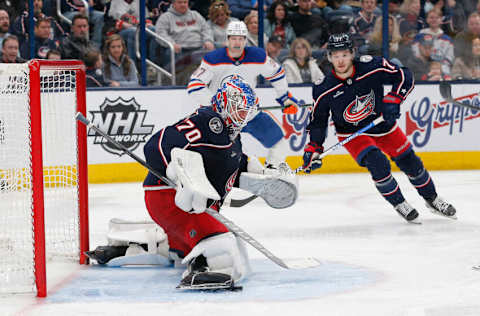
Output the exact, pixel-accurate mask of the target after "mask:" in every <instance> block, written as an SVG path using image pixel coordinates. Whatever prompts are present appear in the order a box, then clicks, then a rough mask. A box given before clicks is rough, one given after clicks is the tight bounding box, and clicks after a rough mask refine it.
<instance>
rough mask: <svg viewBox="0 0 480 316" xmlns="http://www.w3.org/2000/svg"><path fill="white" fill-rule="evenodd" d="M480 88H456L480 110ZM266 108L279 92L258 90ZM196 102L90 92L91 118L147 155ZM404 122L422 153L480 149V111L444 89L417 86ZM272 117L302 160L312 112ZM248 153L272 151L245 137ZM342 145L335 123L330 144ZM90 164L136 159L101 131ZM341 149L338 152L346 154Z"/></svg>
mask: <svg viewBox="0 0 480 316" xmlns="http://www.w3.org/2000/svg"><path fill="white" fill-rule="evenodd" d="M479 90H480V89H479V86H478V85H475V84H458V85H453V89H452V94H453V96H454V97H455V98H457V99H458V101H460V102H466V103H469V104H472V105H474V106H478V107H480V98H479V95H478V94H479ZM256 91H257V94H258V97H259V99H260V102H261V106H272V105H277V103H276V101H275V98H276V95H275V91H274V89H273V88H258V89H256ZM290 91H291V92H292V94H293V95H294V96H295V97H296V98H298V99H302V100H304V101H305V102H306V103H312V102H313V100H312V99H311V87H309V86H301V87H291V88H290ZM195 108H196V106H195V105H194V101H193V100H192V99H191V98H190V97H189V96H188V95H187V92H186V90H185V89H131V90H123V89H122V90H92V91H88V92H87V110H88V113H87V118H88V119H90V120H92V121H93V122H94V124H95V125H97V126H98V127H100V128H101V129H102V130H104V131H106V132H107V133H108V134H109V135H110V136H112V137H113V138H115V139H116V140H117V141H119V142H121V143H122V144H123V145H125V146H126V147H127V148H129V149H130V150H132V151H133V152H134V153H135V154H137V155H138V156H140V157H143V150H142V149H143V145H144V144H145V142H146V141H147V140H148V139H149V137H150V136H151V135H152V134H153V133H155V132H156V131H158V130H160V129H161V128H163V127H165V126H167V125H170V124H172V123H174V122H176V121H177V120H179V119H181V118H182V117H184V116H186V115H188V114H189V113H191V112H193V111H194V110H195ZM401 108H402V116H401V118H400V119H399V120H398V123H399V124H400V126H401V128H402V129H403V130H404V131H405V133H406V135H407V136H408V138H409V140H410V141H411V142H412V144H413V146H414V149H415V151H417V152H420V153H421V152H471V151H480V143H479V142H478V140H477V138H478V131H479V130H480V118H479V117H480V111H476V110H472V109H468V108H465V107H459V106H456V105H452V104H449V103H447V102H445V101H443V100H442V98H441V96H440V93H439V90H438V85H434V84H432V85H417V86H416V87H415V89H414V90H413V92H412V93H411V94H410V95H409V96H408V98H407V99H406V100H405V102H404V103H403V104H402V107H401ZM271 113H272V114H273V115H274V116H275V118H276V119H277V120H278V122H279V123H280V124H281V125H282V127H283V129H284V132H285V138H286V139H287V140H288V143H289V156H301V155H302V153H303V148H304V146H305V144H306V143H307V142H308V137H307V134H306V133H305V129H306V127H307V124H308V121H309V115H310V109H309V108H307V107H304V108H302V109H301V110H300V111H299V112H298V113H297V114H295V115H282V113H281V111H280V110H273V111H271ZM242 141H243V144H244V147H245V152H246V153H247V154H252V155H256V156H258V157H264V156H265V155H266V150H265V149H264V148H263V147H262V146H261V145H260V144H259V143H258V142H257V141H256V140H255V139H254V138H253V137H251V136H250V135H247V134H242ZM336 142H338V140H337V138H336V137H335V134H334V129H333V125H332V123H330V127H329V130H328V137H327V139H326V141H325V144H324V146H325V147H326V148H328V147H329V146H332V145H333V144H335V143H336ZM88 150H89V158H88V160H89V164H111V163H128V162H132V159H131V158H130V157H128V156H127V155H124V154H123V153H122V152H121V151H119V150H118V149H116V148H115V146H112V145H111V144H108V143H107V142H106V141H105V139H103V137H101V136H99V135H96V134H95V132H93V131H89V133H88ZM346 153H347V152H346V151H345V150H344V149H343V148H341V149H339V150H337V152H335V153H334V154H338V155H341V154H346Z"/></svg>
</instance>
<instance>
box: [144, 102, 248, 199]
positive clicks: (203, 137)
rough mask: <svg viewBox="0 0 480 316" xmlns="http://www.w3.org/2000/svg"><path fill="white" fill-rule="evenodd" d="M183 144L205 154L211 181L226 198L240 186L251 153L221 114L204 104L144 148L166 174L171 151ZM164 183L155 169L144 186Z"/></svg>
mask: <svg viewBox="0 0 480 316" xmlns="http://www.w3.org/2000/svg"><path fill="white" fill-rule="evenodd" d="M175 147H179V148H183V149H187V150H191V151H195V152H198V153H200V154H201V155H202V159H203V165H204V168H205V173H206V175H207V178H208V180H209V181H210V183H211V184H212V186H213V187H214V188H215V189H216V190H217V192H218V194H219V195H220V196H221V197H222V198H225V196H226V195H227V193H228V192H229V191H230V190H231V189H232V187H233V186H234V184H235V185H237V183H236V180H237V175H238V174H240V172H242V171H246V166H247V156H246V155H244V154H243V153H242V144H241V142H240V137H237V138H236V139H235V140H234V141H233V142H232V141H231V140H230V137H229V136H228V132H227V128H226V126H225V124H224V122H223V120H222V118H221V117H220V115H219V114H218V113H216V112H215V111H214V110H213V109H212V107H202V108H199V109H198V110H197V111H196V112H194V113H193V114H191V115H190V116H188V117H186V118H184V119H182V120H180V121H178V122H177V123H175V124H173V125H171V126H167V127H165V128H163V129H162V130H160V131H158V132H157V133H155V134H154V135H153V136H152V137H151V138H150V139H149V140H148V142H147V143H146V144H145V147H144V149H143V151H144V154H145V158H146V161H147V163H148V164H149V165H150V166H152V167H153V168H154V169H155V170H156V171H158V172H159V173H160V174H162V175H164V176H165V175H166V170H167V166H168V164H169V163H170V161H171V155H170V152H171V150H172V149H173V148H175ZM163 185H165V184H163V182H162V181H161V180H160V179H158V178H157V177H156V176H155V175H153V174H152V173H151V172H149V173H148V175H147V177H146V178H145V181H144V182H143V186H144V188H145V189H147V190H148V188H149V187H150V188H151V187H155V186H163Z"/></svg>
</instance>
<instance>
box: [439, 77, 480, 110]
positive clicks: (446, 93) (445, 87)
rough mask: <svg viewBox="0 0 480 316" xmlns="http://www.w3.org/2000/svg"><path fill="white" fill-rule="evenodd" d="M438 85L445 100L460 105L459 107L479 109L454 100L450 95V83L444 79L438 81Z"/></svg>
mask: <svg viewBox="0 0 480 316" xmlns="http://www.w3.org/2000/svg"><path fill="white" fill-rule="evenodd" d="M438 87H439V89H440V95H441V96H442V98H443V99H445V101H447V102H449V103H452V104H454V105H456V106H461V107H465V108H469V109H472V110H476V111H480V107H477V106H474V105H471V104H467V103H462V102H458V101H456V100H454V99H453V97H452V86H451V85H450V83H448V82H446V81H442V82H440V84H439V86H438Z"/></svg>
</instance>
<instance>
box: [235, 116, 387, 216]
mask: <svg viewBox="0 0 480 316" xmlns="http://www.w3.org/2000/svg"><path fill="white" fill-rule="evenodd" d="M383 121H384V119H383V116H380V117H378V118H376V119H375V120H373V121H372V122H370V124H368V125H367V126H365V127H362V128H361V129H359V130H358V131H356V132H355V133H353V134H352V135H350V136H348V137H347V138H345V139H344V140H342V141H341V142H338V143H336V144H335V145H333V146H331V147H330V148H328V149H327V150H325V151H324V152H323V153H322V154H320V157H319V158H320V159H322V158H323V157H325V156H327V155H328V154H330V153H331V152H333V151H334V150H336V149H337V148H339V147H341V146H343V145H345V144H346V143H348V142H349V141H351V140H352V139H354V138H356V137H357V136H359V135H361V134H363V133H365V132H366V131H367V130H369V129H370V128H372V127H374V126H376V125H378V124H380V123H382V122H383ZM301 171H303V166H300V167H298V168H297V169H295V170H294V171H293V172H294V173H299V172H301ZM257 197H258V195H252V196H250V197H248V198H246V199H243V200H232V201H231V202H230V206H232V207H242V206H245V205H247V204H248V203H250V202H251V201H253V200H255V199H256V198H257Z"/></svg>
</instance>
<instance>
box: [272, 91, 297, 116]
mask: <svg viewBox="0 0 480 316" xmlns="http://www.w3.org/2000/svg"><path fill="white" fill-rule="evenodd" d="M275 100H276V101H277V102H278V103H280V105H281V106H283V108H282V112H283V113H285V114H296V113H297V112H298V105H299V101H298V100H297V99H295V98H294V97H293V96H292V94H291V93H290V92H288V91H287V92H286V93H285V94H284V95H282V96H280V97H279V98H276V99H275Z"/></svg>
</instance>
